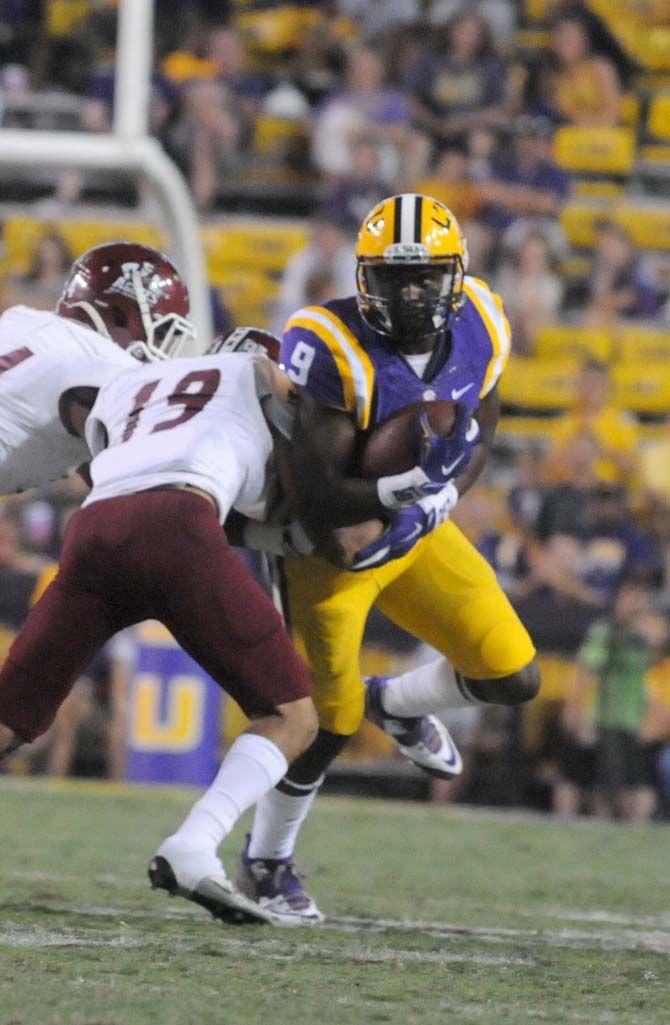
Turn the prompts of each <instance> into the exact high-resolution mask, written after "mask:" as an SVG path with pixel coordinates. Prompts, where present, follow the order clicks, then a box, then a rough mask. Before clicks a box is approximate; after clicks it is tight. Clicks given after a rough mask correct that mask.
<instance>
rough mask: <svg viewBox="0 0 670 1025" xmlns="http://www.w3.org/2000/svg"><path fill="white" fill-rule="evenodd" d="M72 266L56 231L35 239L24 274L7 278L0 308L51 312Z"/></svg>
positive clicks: (65, 245)
mask: <svg viewBox="0 0 670 1025" xmlns="http://www.w3.org/2000/svg"><path fill="white" fill-rule="evenodd" d="M71 264H72V253H71V252H70V249H69V247H68V245H67V242H66V241H65V239H64V238H63V237H62V235H59V234H58V232H56V231H50V232H46V233H45V234H44V235H42V236H41V238H39V239H38V241H37V243H36V244H35V247H34V249H33V253H32V256H31V261H30V269H29V271H28V273H27V274H21V275H19V276H14V277H9V278H7V279H6V281H5V282H4V286H3V289H2V299H1V302H2V307H3V309H6V308H7V307H8V306H14V305H15V304H16V303H25V304H26V305H27V306H34V307H35V308H36V309H38V310H53V309H54V307H55V305H56V302H57V300H58V299H59V298H60V294H61V292H62V291H63V284H64V282H65V277H66V275H67V273H68V271H69V270H70V266H71Z"/></svg>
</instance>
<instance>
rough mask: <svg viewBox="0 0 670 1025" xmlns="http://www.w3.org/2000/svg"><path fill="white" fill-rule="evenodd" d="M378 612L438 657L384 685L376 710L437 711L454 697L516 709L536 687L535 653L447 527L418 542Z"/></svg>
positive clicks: (465, 544)
mask: <svg viewBox="0 0 670 1025" xmlns="http://www.w3.org/2000/svg"><path fill="white" fill-rule="evenodd" d="M378 605H379V607H380V608H381V609H382V610H383V611H384V612H386V614H387V615H388V616H389V617H390V618H391V619H392V620H393V621H394V622H396V623H398V625H399V626H402V627H403V628H404V629H406V630H408V631H409V632H410V633H412V634H414V636H416V637H420V638H421V639H422V640H424V641H426V642H427V643H428V644H431V645H432V646H433V647H435V648H437V649H438V650H439V651H442V652H443V654H444V655H445V658H442V659H437V660H436V661H434V662H432V663H430V664H429V665H428V666H421V667H419V668H418V669H415V670H411V671H410V672H408V673H405V674H403V675H402V676H399V677H396V678H394V679H392V680H389V681H385V686H384V688H383V704H384V709H385V711H386V712H388V713H389V714H395V715H421V714H425V713H426V712H428V711H439V710H440V709H443V708H445V707H447V706H448V705H449V703H450V702H451V701H453V699H454V698H456V699H457V700H464V701H466V702H470V703H480V702H483V703H493V704H520V703H522V702H525V701H530V700H531V699H532V698H533V697H535V695H536V694H537V691H538V689H539V670H538V668H537V661H536V658H535V649H534V647H533V644H532V641H531V639H530V637H529V636H528V633H527V631H526V629H525V627H524V626H523V624H522V623H521V621H520V620H519V618H518V616H517V614H516V612H515V611H514V609H513V608H512V606H511V605H510V603H509V601H508V599H507V597H506V596H505V594H504V593H503V591H502V589H501V587H500V585H499V584H498V582H497V580H496V578H495V574H494V573H493V570H492V569H491V567H490V566H489V565H488V563H487V562H486V561H485V559H483V558H482V556H481V555H480V554H479V553H478V552H477V551H476V550H475V549H474V547H473V546H472V545H471V544H470V542H469V541H467V539H466V538H465V537H464V536H463V534H462V533H461V532H460V531H459V530H458V528H457V527H456V526H455V525H454V524H453V523H446V524H444V525H443V526H442V527H440V528H439V529H438V530H437V531H435V533H434V534H432V535H431V536H430V537H429V538H427V539H426V541H425V542H423V544H422V547H421V551H420V553H419V555H418V557H417V558H416V559H415V560H414V562H413V563H412V564H411V565H410V566H409V567H408V568H407V570H406V571H405V573H404V574H403V575H402V577H400V578H398V580H397V581H396V582H394V583H393V584H391V585H390V586H389V587H387V588H386V589H385V590H384V592H383V594H382V595H381V596H380V599H379V601H378Z"/></svg>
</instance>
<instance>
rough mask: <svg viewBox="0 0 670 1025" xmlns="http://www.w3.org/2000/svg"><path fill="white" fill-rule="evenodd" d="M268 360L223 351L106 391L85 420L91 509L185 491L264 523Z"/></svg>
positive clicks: (156, 369)
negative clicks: (165, 490)
mask: <svg viewBox="0 0 670 1025" xmlns="http://www.w3.org/2000/svg"><path fill="white" fill-rule="evenodd" d="M273 369H274V368H273V365H272V364H271V363H270V361H269V360H268V359H267V357H265V356H258V355H251V354H248V353H231V354H223V355H221V354H218V355H215V356H199V357H194V358H189V359H174V360H170V361H169V362H165V363H153V364H149V365H144V366H141V367H140V368H137V369H134V370H130V371H128V372H126V373H123V374H120V375H119V376H118V377H116V378H115V379H114V380H113V381H112V382H110V384H108V385H107V386H106V387H104V388H103V389H102V390H101V391H100V393H99V395H98V399H97V401H96V403H95V406H94V407H93V409H92V410H91V414H90V416H89V418H88V420H87V423H86V439H87V441H88V444H89V446H90V449H91V452H92V453H93V455H94V459H93V462H92V463H91V478H92V480H93V490H92V491H91V493H90V494H89V495H88V497H87V499H86V501H85V502H84V505H90V504H91V503H92V502H99V501H101V500H102V499H106V498H114V497H117V496H119V495H128V494H133V493H135V492H137V491H146V490H148V489H149V488H155V487H160V486H164V485H166V484H182V485H184V484H188V485H191V486H192V487H197V488H200V489H201V490H202V491H206V492H207V493H208V494H210V495H211V496H212V497H213V498H214V499H215V501H216V503H217V507H218V513H219V519H220V521H221V523H223V522H224V520H225V518H226V516H227V515H228V512H229V511H230V509H231V508H235V509H237V511H238V512H241V513H243V514H244V515H245V516H250V517H252V518H254V519H263V518H264V516H265V506H266V500H267V494H268V484H269V483H270V477H271V473H272V467H273V461H272V459H271V456H272V448H273V445H272V435H271V433H270V430H269V428H268V425H267V421H266V419H265V416H264V415H263V410H262V408H261V399H262V398H264V397H265V396H269V395H271V394H272V383H271V382H272V372H273Z"/></svg>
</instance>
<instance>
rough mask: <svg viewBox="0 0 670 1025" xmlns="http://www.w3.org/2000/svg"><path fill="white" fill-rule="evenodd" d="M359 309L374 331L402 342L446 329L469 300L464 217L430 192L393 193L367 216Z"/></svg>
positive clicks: (359, 250)
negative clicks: (465, 280) (459, 218)
mask: <svg viewBox="0 0 670 1025" xmlns="http://www.w3.org/2000/svg"><path fill="white" fill-rule="evenodd" d="M356 264H357V266H356V281H357V285H358V308H359V310H360V312H361V316H362V317H363V319H364V320H365V321H366V323H367V324H369V326H370V327H371V328H373V330H375V331H379V332H380V333H381V334H383V335H387V336H388V337H390V338H394V339H396V340H400V339H403V338H411V339H412V340H418V339H421V338H426V337H429V336H431V335H435V334H437V332H438V331H439V330H440V329H441V328H442V327H444V325H445V324H446V323H447V320H448V318H449V315H450V314H451V313H453V312H454V311H455V310H457V309H458V307H459V306H460V305H461V303H462V301H463V277H464V274H465V271H466V270H467V265H468V255H467V246H466V243H465V239H464V238H463V235H462V234H461V229H460V228H459V226H458V221H457V220H456V218H455V217H454V215H453V214H452V212H451V210H449V209H448V208H447V207H446V206H445V205H444V203H440V202H439V200H437V199H432V198H431V197H430V196H421V195H419V194H418V193H413V192H410V193H405V194H404V195H400V196H390V197H389V198H388V199H384V200H383V201H382V202H381V203H379V204H378V205H377V206H376V207H374V209H373V210H371V211H370V213H369V214H368V215H367V217H366V218H365V220H364V221H363V224H362V225H361V229H360V231H359V233H358V241H357V243H356Z"/></svg>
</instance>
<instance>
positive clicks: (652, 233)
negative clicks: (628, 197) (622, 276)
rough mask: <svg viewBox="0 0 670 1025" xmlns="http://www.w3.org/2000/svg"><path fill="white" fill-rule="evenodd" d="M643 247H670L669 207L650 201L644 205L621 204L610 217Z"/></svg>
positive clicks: (665, 204)
mask: <svg viewBox="0 0 670 1025" xmlns="http://www.w3.org/2000/svg"><path fill="white" fill-rule="evenodd" d="M612 219H613V220H614V221H616V223H617V224H619V225H621V227H622V228H624V229H625V230H626V231H627V232H628V234H629V235H630V237H631V238H632V240H633V242H635V244H636V245H637V246H640V247H641V248H643V249H670V207H669V206H668V204H667V203H662V202H650V203H646V204H645V205H644V206H642V205H640V206H635V205H632V204H631V205H625V206H624V205H622V206H619V207H617V209H616V210H615V211H614V216H613V218H612Z"/></svg>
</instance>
